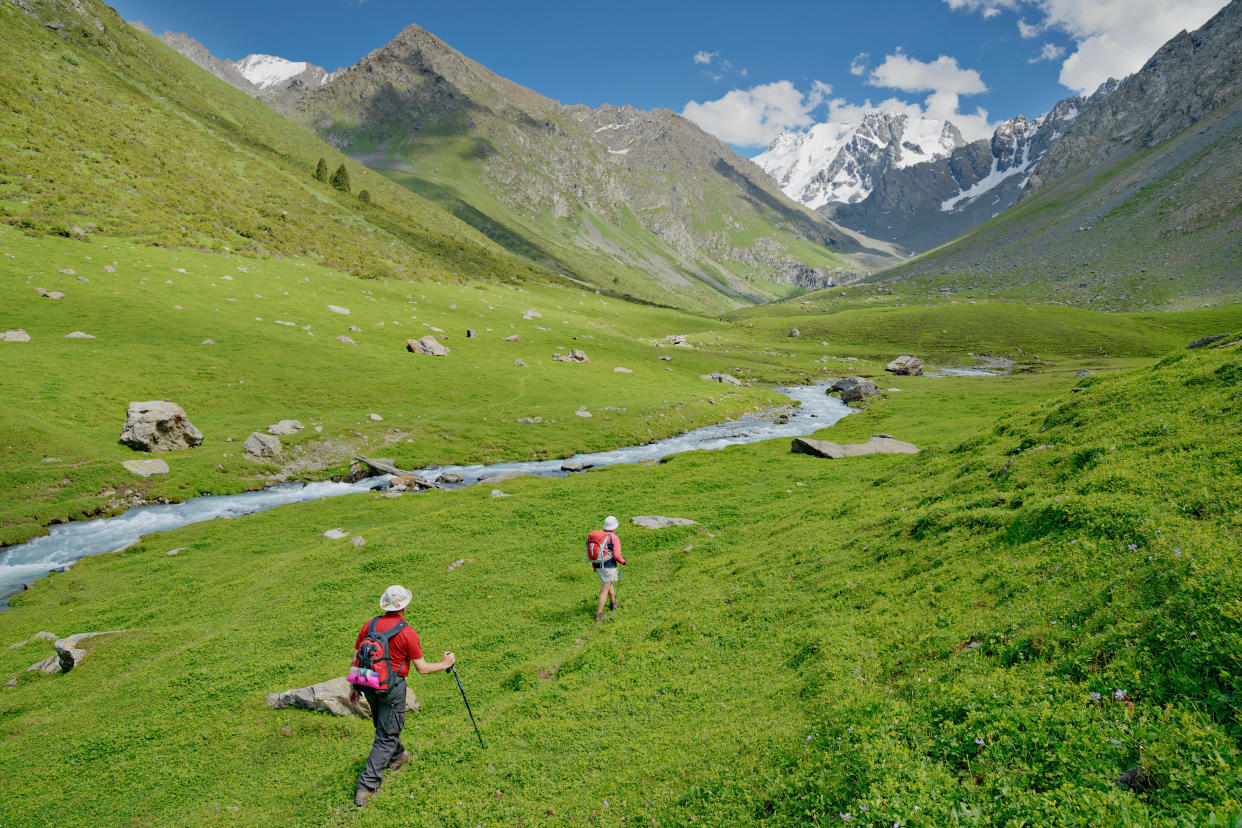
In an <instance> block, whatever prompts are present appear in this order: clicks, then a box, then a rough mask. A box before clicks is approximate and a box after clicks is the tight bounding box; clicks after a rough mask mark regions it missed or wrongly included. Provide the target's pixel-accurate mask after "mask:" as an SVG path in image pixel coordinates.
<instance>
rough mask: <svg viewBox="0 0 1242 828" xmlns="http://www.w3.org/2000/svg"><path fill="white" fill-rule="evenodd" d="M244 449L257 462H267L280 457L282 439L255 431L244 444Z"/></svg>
mask: <svg viewBox="0 0 1242 828" xmlns="http://www.w3.org/2000/svg"><path fill="white" fill-rule="evenodd" d="M242 448H243V449H245V451H246V454H247V455H249V456H250V457H252V458H253V459H255V460H267V459H269V458H272V457H278V456H280V451H281V445H280V438H279V437H276V436H273V435H271V434H262V433H260V432H258V431H255V432H253V433H252V434H251V435H250V436H249V437H247V438H246V442H244V443H242Z"/></svg>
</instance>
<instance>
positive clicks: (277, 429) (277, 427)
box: [267, 420, 306, 435]
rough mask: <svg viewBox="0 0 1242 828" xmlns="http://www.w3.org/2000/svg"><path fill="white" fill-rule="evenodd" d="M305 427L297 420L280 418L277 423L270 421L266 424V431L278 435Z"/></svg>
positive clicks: (291, 432)
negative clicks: (270, 422) (269, 423)
mask: <svg viewBox="0 0 1242 828" xmlns="http://www.w3.org/2000/svg"><path fill="white" fill-rule="evenodd" d="M305 427H306V426H304V425H302V423H300V422H299V421H297V420H281V421H280V422H278V423H272V424H271V425H270V426H268V427H267V433H268V434H280V435H284V434H293V433H294V432H298V431H301V430H302V429H303V428H305Z"/></svg>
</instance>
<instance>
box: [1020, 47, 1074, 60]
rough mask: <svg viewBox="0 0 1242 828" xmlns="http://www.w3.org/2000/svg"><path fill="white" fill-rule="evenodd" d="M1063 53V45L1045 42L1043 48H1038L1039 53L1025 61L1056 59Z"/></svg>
mask: <svg viewBox="0 0 1242 828" xmlns="http://www.w3.org/2000/svg"><path fill="white" fill-rule="evenodd" d="M1064 54H1065V47H1063V46H1058V45H1057V44H1055V43H1045V44H1044V48H1042V49H1040V50H1039V54H1038V55H1036V56H1035V57H1033V58H1031V59H1030V60H1028V61H1027V63H1041V62H1043V61H1045V60H1056V59H1057V58H1059V57H1061V56H1062V55H1064Z"/></svg>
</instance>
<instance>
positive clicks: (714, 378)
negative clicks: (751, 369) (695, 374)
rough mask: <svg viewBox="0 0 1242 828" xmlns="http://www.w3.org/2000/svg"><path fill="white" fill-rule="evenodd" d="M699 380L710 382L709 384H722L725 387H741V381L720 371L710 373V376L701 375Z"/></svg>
mask: <svg viewBox="0 0 1242 828" xmlns="http://www.w3.org/2000/svg"><path fill="white" fill-rule="evenodd" d="M699 379H701V380H710V381H711V382H722V383H724V384H725V385H741V384H742V381H741V380H740V379H738V378H737V377H735V376H733V375H732V374H725V373H721V372H720V371H712V372H711V373H710V374H701V375H700V376H699Z"/></svg>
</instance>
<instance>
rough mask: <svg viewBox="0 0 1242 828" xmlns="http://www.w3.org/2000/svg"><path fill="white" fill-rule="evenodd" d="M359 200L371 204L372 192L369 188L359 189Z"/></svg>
mask: <svg viewBox="0 0 1242 828" xmlns="http://www.w3.org/2000/svg"><path fill="white" fill-rule="evenodd" d="M358 200H359V201H361V202H362V203H363V204H370V203H371V193H370V192H369V191H367V190H359V191H358Z"/></svg>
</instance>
